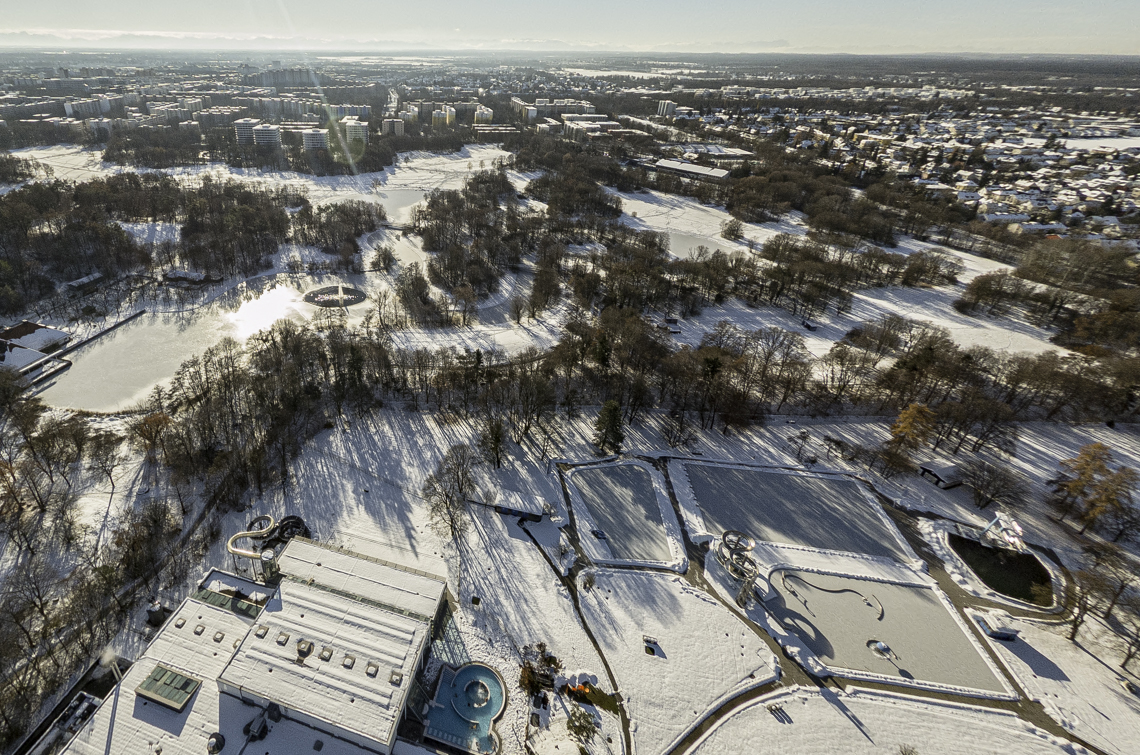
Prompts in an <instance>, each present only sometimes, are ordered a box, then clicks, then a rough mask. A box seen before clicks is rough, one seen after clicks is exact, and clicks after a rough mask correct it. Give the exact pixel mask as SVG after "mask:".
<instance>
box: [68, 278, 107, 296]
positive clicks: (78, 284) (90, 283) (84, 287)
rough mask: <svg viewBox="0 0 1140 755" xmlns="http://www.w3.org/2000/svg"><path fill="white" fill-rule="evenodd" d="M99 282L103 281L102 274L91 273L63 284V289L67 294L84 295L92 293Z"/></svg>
mask: <svg viewBox="0 0 1140 755" xmlns="http://www.w3.org/2000/svg"><path fill="white" fill-rule="evenodd" d="M101 280H103V274H102V273H91V275H85V276H83V277H82V278H76V279H75V280H73V281H68V282H67V283H64V284H63V288H64V290H65V291H68V292H69V293H73V294H85V293H88V292H89V291H94V290H95V288H96V287H97V286H98V285H99V281H101Z"/></svg>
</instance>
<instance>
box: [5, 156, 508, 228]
mask: <svg viewBox="0 0 1140 755" xmlns="http://www.w3.org/2000/svg"><path fill="white" fill-rule="evenodd" d="M12 154H14V155H16V156H18V157H27V158H32V159H35V160H38V161H39V162H41V163H43V164H44V165H48V166H50V167H51V168H52V170H53V171H54V178H62V179H66V180H69V181H87V180H90V179H92V178H99V177H103V176H110V175H115V174H117V173H133V172H140V173H141V172H163V173H168V174H170V175H172V176H176V177H181V178H187V179H194V178H198V177H201V176H206V175H208V176H209V177H210V178H211V179H213V180H215V181H226V180H236V181H243V182H246V183H252V184H258V185H262V186H273V187H279V186H290V187H293V188H297V189H303V190H304V191H305V192H306V193H307V195H308V197H309V201H311V202H313V203H314V204H322V203H325V202H337V201H344V200H347V199H361V200H364V201H369V202H378V203H380V204H384V205H385V208H386V209H389V210H390V212H391V213H392V216H393V219H394V220H396V219H398V218H399V219H401V220H406V216H407V215H406V212H407V208H408V207H410V205H411V204H414V203H415V202H418V201H419V199H420V198H422V194H423V193H424V192H428V191H431V190H433V189H458V188H460V187H461V186H462V185H463V182H464V181H465V180H466V179H467V176H469V175H470V174H471V173H472V172H475V171H479V170H484V169H490V168H491V167H492V166H493V163H494V161H495V160H497V159H499V158H503V157H506V156H507V155H508V154H509V153H507V152H504V151H503V150H502V149H500V148H499V147H496V146H494V145H489V144H487V145H482V144H472V145H468V146H467V147H465V148H463V149H462V150H460V151H459V152H455V153H447V154H433V153H429V152H408V153H404V154H401V155H400V158H399V161H398V162H397V163H396V164H395V165H392V166H389V167H388V168H386V169H385V170H382V171H378V172H375V173H360V174H357V175H347V176H310V175H307V174H304V173H295V172H291V171H269V170H260V169H257V168H231V167H229V166H228V165H225V164H223V163H208V164H206V165H194V166H189V167H179V168H170V169H167V170H163V171H150V170H149V169H145V168H143V169H136V168H132V167H129V166H122V165H115V164H113V163H107V162H103V153H102V151H101V150H98V149H92V148H88V147H79V146H76V145H72V144H60V145H55V146H52V147H31V148H28V149H20V150H15V151H14V152H13V153H12ZM389 203H390V206H389ZM398 222H399V221H398Z"/></svg>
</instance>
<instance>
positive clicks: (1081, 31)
mask: <svg viewBox="0 0 1140 755" xmlns="http://www.w3.org/2000/svg"><path fill="white" fill-rule="evenodd" d="M314 10H315V8H314V6H312V5H309V4H303V3H300V2H297V0H226V1H225V2H223V1H222V0H200V1H199V2H198V3H195V4H193V5H189V4H181V3H172V2H169V0H160V1H158V2H155V1H153V0H152V1H151V2H146V1H144V0H117V2H112V3H109V4H101V5H93V4H90V3H82V2H79V0H57V1H56V2H53V3H50V4H48V3H39V4H33V3H22V4H20V5H19V6H18V7H14V8H7V9H5V13H4V18H3V20H2V21H0V47H28V48H80V49H114V48H119V49H178V50H188V49H199V50H202V49H210V50H249V51H272V50H280V51H307V52H315V51H321V50H338V51H349V50H351V51H375V52H397V51H399V52H407V51H416V50H421V51H422V50H431V51H454V52H467V51H471V52H478V51H486V52H492V51H518V52H524V51H529V52H554V53H557V52H611V53H620V52H631V53H632V52H676V53H749V52H783V53H853V54H963V53H965V54H997V55H1002V54H1012V55H1032V54H1043V55H1140V3H1135V2H1125V1H1124V0H1099V1H1097V2H1086V3H1081V4H1079V5H1077V4H1071V3H1061V2H1056V1H1055V0H1042V2H1029V1H1028V0H1000V1H999V2H997V3H994V2H982V1H981V0H963V2H960V3H957V4H955V5H954V6H953V7H952V8H948V7H947V6H942V5H937V6H936V5H933V4H927V3H921V4H919V3H915V2H913V0H910V1H908V0H870V1H869V2H867V3H862V4H858V5H856V4H852V3H839V2H835V1H834V0H806V2H803V3H799V4H797V5H795V6H789V5H787V4H781V3H773V2H767V1H764V0H761V1H759V2H748V1H747V0H713V2H709V3H705V4H703V5H702V6H699V7H696V6H694V5H693V4H691V3H687V4H683V3H680V2H677V0H659V1H658V2H653V3H649V2H644V1H642V0H637V1H635V2H625V3H620V4H613V3H604V2H601V1H600V0H581V2H579V3H577V4H575V5H573V6H571V5H558V6H554V7H536V6H535V5H533V4H527V3H523V2H521V0H492V1H491V2H487V3H482V4H479V5H478V6H475V5H472V4H461V3H458V2H456V1H455V0H424V2H420V3H415V4H404V5H398V6H391V7H389V6H387V5H377V4H375V3H368V2H365V1H364V0H329V2H326V3H324V4H322V5H321V6H319V9H316V10H319V13H314Z"/></svg>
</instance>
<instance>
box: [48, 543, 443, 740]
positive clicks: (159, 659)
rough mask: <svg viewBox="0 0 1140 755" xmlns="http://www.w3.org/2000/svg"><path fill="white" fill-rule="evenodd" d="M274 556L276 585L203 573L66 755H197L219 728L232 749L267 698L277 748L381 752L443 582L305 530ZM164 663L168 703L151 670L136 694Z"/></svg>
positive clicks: (271, 736) (421, 653)
mask: <svg viewBox="0 0 1140 755" xmlns="http://www.w3.org/2000/svg"><path fill="white" fill-rule="evenodd" d="M279 563H280V565H281V572H282V577H281V582H280V584H279V585H278V586H277V587H276V588H274V587H267V586H265V585H260V584H255V583H253V582H249V581H247V580H244V579H242V578H240V577H237V576H234V575H232V574H226V573H223V572H219V571H217V570H214V571H211V572H210V573H209V574H208V575H207V576H206V577H205V578H204V579H203V581H202V583H201V584H200V586H199V590H198V592H196V593H195V594H194V595H193V596H191V597H190V598H187V599H186V601H185V602H183V604H182V605H181V606H180V607H179V608H178V610H177V611H176V612H175V613H174V615H173V616H171V617H170V618H169V619H168V621H167V623H166V624H165V625H164V626H163V627H162V629H161V630H160V631H159V632H158V634H157V635H156V636H155V638H154V640H153V641H152V642H151V644H150V646H149V647H147V649H146V651H145V652H144V653H143V655H142V656H141V657H140V658H139V659H138V661H136V662H135V664H134V665H133V666H132V667H131V669H130V670H129V671H128V672H127V674H126V675H125V677H124V679H123V682H122V683H121V684H120V685H119V686H118V687H117V688H116V690H115V691H114V692H113V693H112V694H111V695H110V696H109V697H108V698H107V699H106V700H105V701H104V702H103V704H102V706H101V707H100V708H99V710H98V711H97V712H96V713H95V715H94V716H92V718H91V719H90V721H88V723H87V725H86V726H84V727H83V728H82V729H81V730H80V732H79V734H78V735H77V736H76V737H75V739H74V740H73V741H72V742H71V743H70V744H69V745H68V746H67V748H66V749H65V752H67V753H68V755H119V754H120V753H121V754H122V755H136V754H137V753H149V752H154V753H158V752H163V753H165V754H166V755H182V754H183V753H186V755H201V753H203V752H205V750H206V742H207V740H208V739H209V737H210V736H211V735H212V734H214V733H215V732H217V733H220V734H221V735H222V736H223V737H224V738H225V740H226V741H227V742H230V743H232V745H231V746H233V747H234V751H235V752H236V751H238V750H240V749H242V745H244V744H245V742H246V739H247V735H246V733H245V732H244V731H243V730H244V728H245V726H246V725H247V724H249V723H250V721H252V720H253V719H254V717H255V716H257V715H258V713H259V710H267V709H269V705H270V704H271V703H276V704H277V706H278V707H279V708H280V709H281V713H282V717H281V718H280V720H279V721H276V722H274V723H272V724H271V726H270V729H271V730H270V733H269V736H268V737H267V739H266V740H265V743H266V744H265V747H266V751H269V752H273V753H274V755H291V754H292V753H298V755H299V754H300V753H306V752H312V751H313V750H315V749H322V748H323V747H324V744H322V745H320V746H319V747H315V746H314V745H315V742H316V741H317V740H320V741H322V742H323V743H327V744H330V745H333V747H332V755H357V754H358V753H363V752H364V751H365V750H363V749H361V748H367V750H368V751H371V752H377V751H380V752H387V751H389V749H390V748H391V746H392V743H393V742H394V740H395V734H396V727H397V725H398V724H399V721H400V717H401V715H402V714H403V710H404V704H405V702H406V699H407V695H408V691H409V690H410V688H411V684H412V680H413V678H414V677H415V674H416V672H417V671H418V669H419V667H420V663H421V660H422V658H423V656H424V651H425V649H426V647H427V644H428V642H429V641H430V635H431V628H432V622H433V619H434V617H435V615H436V610H437V608H438V607H439V604H440V601H441V600H442V598H443V594H444V590H445V583H444V582H443V581H442V579H440V578H437V577H434V576H432V575H429V574H427V573H425V572H417V571H416V570H413V569H408V568H407V567H401V566H400V565H398V564H395V563H385V562H382V561H380V560H379V559H369V558H367V557H365V556H358V555H356V554H354V553H352V552H350V551H345V550H338V549H333V548H328V547H323V546H320V545H317V544H315V543H312V542H309V541H307V540H304V539H301V538H296V539H294V540H293V541H291V542H290V544H289V545H288V546H287V547H286V549H285V551H284V553H283V554H282V556H281V558H280V562H279ZM227 597H228V598H230V600H226V598H227ZM262 605H263V606H264V607H262ZM160 666H161V667H163V668H164V669H165V670H168V671H169V672H173V673H172V674H171V675H170V677H169V679H173V681H174V683H175V684H176V685H177V684H181V685H182V686H183V690H182V692H181V693H179V690H177V689H171V690H169V691H170V693H171V694H169V695H167V697H169V698H170V700H169V702H163V698H164V690H163V689H162V688H161V687H162V684H161V683H157V682H155V680H152V682H151V684H150V687H151V688H153V689H150V690H149V693H148V694H141V693H139V692H138V691H137V690H138V688H139V687H140V685H142V684H143V683H144V682H145V681H146V680H147V679H148V678H149V677H151V675H152V673H153V672H154V671H155V669H156V668H158V667H160ZM169 679H168V681H169ZM195 682H197V684H195ZM144 692H147V690H144ZM178 708H181V709H180V710H178ZM271 740H272V742H273V746H272V747H270V746H269V743H270V741H271ZM227 749H228V747H227Z"/></svg>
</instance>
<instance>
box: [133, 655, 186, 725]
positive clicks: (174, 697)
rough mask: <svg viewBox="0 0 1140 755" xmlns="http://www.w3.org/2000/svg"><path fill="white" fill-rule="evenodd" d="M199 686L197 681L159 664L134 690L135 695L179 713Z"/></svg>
mask: <svg viewBox="0 0 1140 755" xmlns="http://www.w3.org/2000/svg"><path fill="white" fill-rule="evenodd" d="M201 684H202V682H201V681H199V680H198V679H195V678H193V677H190V676H185V675H183V674H180V673H178V672H177V671H175V670H174V669H170V668H167V667H166V666H163V665H162V664H161V663H160V664H158V665H157V666H155V667H154V671H151V672H150V676H148V677H147V678H146V679H145V680H144V681H143V683H142V684H140V685H139V686H138V687H136V688H135V694H136V695H139V696H140V697H145V698H146V699H148V700H153V701H154V702H156V703H158V704H160V705H165V706H166V707H167V708H170V709H172V710H175V711H178V712H179V713H181V712H182V711H183V710H184V709H185V708H186V703H188V702H189V701H190V698H191V697H193V696H194V693H195V692H197V691H198V687H199V686H201Z"/></svg>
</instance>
